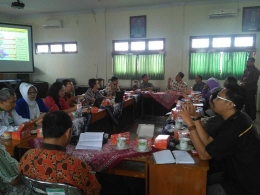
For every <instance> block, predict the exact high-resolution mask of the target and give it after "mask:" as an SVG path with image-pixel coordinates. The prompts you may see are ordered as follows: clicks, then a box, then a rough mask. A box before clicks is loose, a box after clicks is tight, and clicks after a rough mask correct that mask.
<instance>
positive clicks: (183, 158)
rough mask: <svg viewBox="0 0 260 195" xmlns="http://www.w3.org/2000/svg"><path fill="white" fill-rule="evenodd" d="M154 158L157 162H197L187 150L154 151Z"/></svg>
mask: <svg viewBox="0 0 260 195" xmlns="http://www.w3.org/2000/svg"><path fill="white" fill-rule="evenodd" d="M153 158H154V161H155V163H156V164H169V163H177V164H195V161H194V159H193V158H192V157H191V156H190V154H189V153H188V152H186V151H181V150H174V151H172V152H171V151H170V150H162V151H159V152H155V153H153Z"/></svg>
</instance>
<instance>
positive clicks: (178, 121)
mask: <svg viewBox="0 0 260 195" xmlns="http://www.w3.org/2000/svg"><path fill="white" fill-rule="evenodd" d="M182 122H183V120H181V119H177V120H176V121H175V128H176V129H181V128H182V126H183V123H182Z"/></svg>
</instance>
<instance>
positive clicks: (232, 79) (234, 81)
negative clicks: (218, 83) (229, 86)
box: [226, 77, 237, 84]
mask: <svg viewBox="0 0 260 195" xmlns="http://www.w3.org/2000/svg"><path fill="white" fill-rule="evenodd" d="M226 79H227V81H228V83H233V84H237V79H236V78H235V77H227V78H226Z"/></svg>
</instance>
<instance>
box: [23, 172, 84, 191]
mask: <svg viewBox="0 0 260 195" xmlns="http://www.w3.org/2000/svg"><path fill="white" fill-rule="evenodd" d="M22 179H23V182H24V183H25V185H26V186H27V187H28V188H29V189H30V190H31V192H32V194H36V195H42V194H47V195H48V194H55V193H54V192H56V193H57V192H59V194H64V195H72V194H73V195H83V193H82V192H81V191H80V190H79V189H78V188H76V187H75V186H72V185H69V184H62V183H51V182H46V181H39V180H35V179H32V178H29V177H27V176H25V175H23V176H22Z"/></svg>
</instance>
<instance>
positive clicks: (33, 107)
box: [19, 83, 40, 119]
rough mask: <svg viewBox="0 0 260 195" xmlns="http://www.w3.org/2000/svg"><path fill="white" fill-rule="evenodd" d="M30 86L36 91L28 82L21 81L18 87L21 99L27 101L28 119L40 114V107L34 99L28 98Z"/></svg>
mask: <svg viewBox="0 0 260 195" xmlns="http://www.w3.org/2000/svg"><path fill="white" fill-rule="evenodd" d="M31 87H34V89H35V91H37V88H36V87H35V86H33V85H32V84H29V83H21V85H20V87H19V89H20V92H21V95H22V96H23V99H24V100H25V101H26V102H27V104H28V106H29V112H30V119H35V118H37V117H38V116H39V115H40V109H39V106H38V104H37V102H36V101H35V100H33V101H32V100H30V99H29V98H28V91H29V89H30V88H31Z"/></svg>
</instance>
